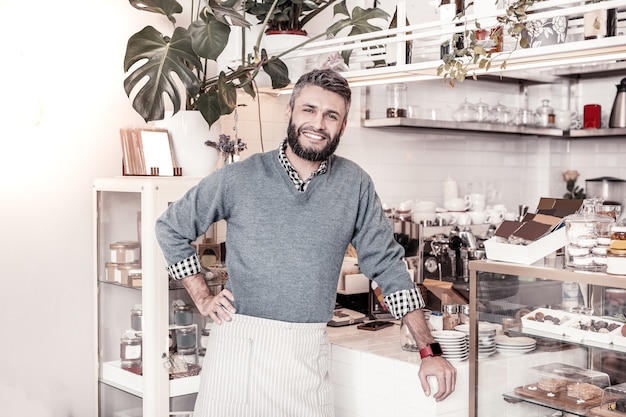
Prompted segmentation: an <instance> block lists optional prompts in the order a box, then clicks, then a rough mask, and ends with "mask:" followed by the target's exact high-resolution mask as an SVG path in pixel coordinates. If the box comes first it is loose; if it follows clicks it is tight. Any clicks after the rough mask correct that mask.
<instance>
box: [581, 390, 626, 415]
mask: <svg viewBox="0 0 626 417" xmlns="http://www.w3.org/2000/svg"><path fill="white" fill-rule="evenodd" d="M622 398H623V397H619V396H615V397H611V396H609V397H608V398H607V397H606V395H605V397H604V399H603V400H602V402H603V404H602V405H599V406H597V407H593V408H592V409H591V410H589V414H590V415H592V416H595V417H626V413H622V412H620V411H615V410H609V408H608V404H609V403H612V402H615V401H617V400H619V399H622Z"/></svg>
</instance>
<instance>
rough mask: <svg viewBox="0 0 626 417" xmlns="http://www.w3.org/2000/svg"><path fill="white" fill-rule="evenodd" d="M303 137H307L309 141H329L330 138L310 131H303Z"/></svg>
mask: <svg viewBox="0 0 626 417" xmlns="http://www.w3.org/2000/svg"><path fill="white" fill-rule="evenodd" d="M300 134H301V135H302V136H305V137H306V138H307V139H312V140H328V136H327V135H325V134H322V133H317V132H314V131H310V130H303V131H301V132H300Z"/></svg>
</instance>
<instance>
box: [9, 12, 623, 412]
mask: <svg viewBox="0 0 626 417" xmlns="http://www.w3.org/2000/svg"><path fill="white" fill-rule="evenodd" d="M0 15H1V16H3V24H2V27H1V28H0V31H1V33H2V39H3V40H4V42H3V46H4V47H3V56H4V59H3V61H2V65H1V66H0V79H1V80H2V82H3V87H2V100H1V101H2V104H0V122H1V125H2V133H1V134H0V143H1V147H2V151H0V196H1V198H0V208H1V210H0V213H1V217H0V236H1V239H0V256H1V259H2V268H1V269H0V271H1V272H0V328H2V331H3V335H4V337H3V343H2V347H1V348H0V353H1V354H0V369H1V370H2V372H0V414H1V415H6V416H8V415H20V416H22V415H24V416H29V417H44V416H46V417H47V416H55V417H56V416H92V415H94V414H95V409H94V405H95V380H96V373H95V364H94V352H95V346H94V340H93V336H92V334H93V321H94V316H93V310H94V303H93V301H94V299H93V294H92V282H93V276H92V269H93V261H92V259H91V256H92V246H91V245H92V238H93V236H92V200H91V199H92V191H91V183H92V181H93V179H94V178H96V177H101V176H114V175H119V174H120V172H121V169H120V159H121V152H120V146H119V136H118V129H119V128H120V127H125V126H129V125H141V124H142V123H143V121H142V120H141V118H140V117H139V116H138V115H137V114H135V113H134V111H133V110H132V108H131V106H130V104H129V101H128V99H127V98H126V96H125V94H124V91H123V88H122V80H123V72H122V70H123V64H122V62H123V54H124V50H125V44H126V41H127V39H128V37H129V36H130V35H131V34H133V33H135V32H136V31H138V30H139V29H140V28H142V27H143V23H144V22H143V21H142V20H143V19H150V17H147V16H146V14H142V13H141V12H138V11H135V10H134V9H132V8H131V7H130V6H129V5H128V2H126V1H116V2H113V1H107V0H96V1H91V2H85V1H78V0H59V1H56V2H48V1H43V0H34V1H30V2H23V1H21V0H2V2H0ZM146 21H147V20H146ZM610 84H615V82H613V81H611V83H610ZM436 88H441V87H423V90H422V91H421V94H423V95H424V97H432V96H433V94H437V91H440V90H436ZM606 88H607V90H606V91H607V92H606V94H605V95H604V96H602V97H600V98H602V100H603V101H602V105H603V106H607V107H606V108H607V109H610V102H607V100H612V97H613V96H614V91H613V89H614V87H606ZM457 91H459V93H456V94H455V96H456V95H458V97H456V98H455V101H454V102H452V103H450V104H455V103H456V102H457V100H460V99H461V97H462V96H461V93H460V92H461V91H463V90H460V89H459V90H457ZM591 91H592V92H593V91H595V90H594V89H593V88H591ZM355 93H356V94H355V96H356V97H355V105H354V107H353V110H352V114H351V120H350V127H349V129H348V131H347V132H346V135H345V137H344V139H343V141H342V144H341V146H340V148H339V153H340V154H342V155H345V156H348V157H350V158H353V159H354V160H356V161H357V162H358V163H360V164H361V165H362V166H363V167H364V168H365V169H366V170H367V171H368V172H369V173H370V174H371V175H372V177H373V178H374V180H375V182H376V185H377V187H378V191H379V193H380V195H381V198H382V199H383V200H393V201H400V200H402V199H409V198H421V199H440V198H441V183H442V181H443V179H444V178H445V176H446V175H447V174H450V175H452V176H453V177H454V178H456V179H457V181H459V185H460V186H461V187H467V185H468V184H469V183H472V184H474V185H476V186H477V185H478V184H482V185H485V186H487V185H488V184H492V185H493V186H494V187H497V188H498V189H499V190H500V192H501V194H502V199H503V200H504V201H505V202H506V204H507V205H510V206H512V207H515V206H516V205H517V204H519V203H525V204H529V205H531V207H532V205H533V204H535V203H536V200H537V199H538V197H540V196H543V195H552V196H559V195H560V194H561V193H562V192H563V190H564V183H563V182H562V180H561V178H560V172H561V171H562V170H564V169H568V168H573V169H578V170H579V171H580V172H581V173H582V175H583V176H584V177H594V176H598V175H613V176H617V177H622V178H624V177H626V167H622V165H623V164H621V163H620V156H621V154H622V153H623V151H624V146H626V145H623V144H622V143H621V141H620V140H618V139H612V140H597V141H596V140H587V141H572V142H571V144H568V143H567V142H563V141H553V142H550V141H547V140H545V139H537V138H520V137H516V136H511V137H501V138H498V137H493V136H489V137H487V136H484V137H483V136H481V135H477V134H472V135H469V134H468V135H463V134H460V135H453V134H451V133H446V134H437V133H422V132H419V131H406V130H379V129H362V128H360V127H359V122H358V115H359V113H360V110H359V108H358V105H357V103H358V102H359V100H360V99H359V97H358V96H359V91H356V92H355ZM463 96H465V93H463ZM607 96H608V97H607ZM600 98H598V99H595V98H594V100H600ZM476 99H477V97H472V100H476ZM262 100H263V104H264V107H263V109H262V114H263V115H262V117H261V120H263V122H264V123H263V133H264V137H265V149H266V150H268V149H272V148H275V147H276V145H277V144H278V143H279V142H280V140H282V138H283V137H284V132H285V124H284V121H283V118H282V114H283V110H284V106H285V104H286V98H280V99H275V98H270V97H267V96H264V97H262ZM254 110H255V109H254V108H253V107H252V106H249V107H247V108H245V109H243V110H242V121H241V125H240V128H241V133H240V136H241V137H243V138H244V139H245V140H246V141H248V143H249V151H248V153H249V154H250V153H252V152H256V151H258V150H260V143H259V139H258V122H257V118H256V112H255V111H254ZM227 129H228V126H227V124H225V127H224V130H225V132H226V131H227ZM464 190H465V188H462V190H461V191H462V192H464Z"/></svg>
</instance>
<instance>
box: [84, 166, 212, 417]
mask: <svg viewBox="0 0 626 417" xmlns="http://www.w3.org/2000/svg"><path fill="white" fill-rule="evenodd" d="M199 180H200V178H196V177H115V178H100V179H96V180H95V181H94V182H93V219H94V222H93V233H94V245H93V257H94V266H95V269H94V277H93V282H94V297H95V305H96V306H97V309H98V311H97V314H96V323H94V328H95V334H94V336H95V337H96V339H97V346H98V352H97V354H96V356H97V358H96V363H97V364H98V376H99V382H98V386H97V387H96V390H97V392H96V393H97V395H96V398H98V403H99V410H100V415H107V416H108V415H115V416H117V415H126V413H133V412H136V411H137V409H141V410H142V411H141V414H140V415H143V416H145V417H166V416H168V415H169V413H170V399H171V398H173V397H178V396H183V395H187V394H193V393H196V392H197V391H198V386H199V381H200V377H199V376H192V377H186V378H178V379H173V380H170V379H169V373H168V368H167V367H166V366H165V364H166V362H167V358H168V352H169V351H168V349H169V347H168V340H169V328H170V325H169V322H170V310H171V305H170V289H169V283H168V281H169V280H168V276H167V272H166V264H165V260H164V258H163V256H162V254H161V251H160V249H159V247H158V243H157V241H156V236H155V232H154V225H155V223H156V219H157V217H158V216H159V215H160V214H161V213H162V212H163V211H164V210H165V209H166V208H167V206H168V204H170V203H171V202H173V201H175V200H176V199H178V198H180V197H182V196H183V194H184V193H185V192H186V191H187V190H188V189H189V188H191V187H192V186H194V185H195V184H197V183H198V181H199ZM120 241H139V242H140V243H141V271H142V286H141V287H140V288H137V287H132V286H130V285H128V286H126V285H121V284H119V283H115V282H111V281H107V280H106V270H105V263H106V262H108V261H109V260H110V249H109V245H110V244H111V243H113V242H120ZM135 304H141V305H142V310H143V325H142V330H143V331H142V350H143V352H142V357H143V362H142V375H139V374H136V373H133V372H130V371H128V370H125V369H122V368H121V366H120V338H121V336H122V334H123V332H124V331H125V330H127V329H130V311H131V309H132V307H133V306H134V305H135ZM108 387H113V388H114V389H116V390H119V392H116V393H115V394H114V395H110V396H109V395H103V390H104V389H109V388H108ZM120 398H122V399H123V400H122V401H121V400H120ZM138 405H139V406H140V407H138ZM113 409H114V411H111V410H113ZM130 410H134V411H130ZM132 415H136V414H132Z"/></svg>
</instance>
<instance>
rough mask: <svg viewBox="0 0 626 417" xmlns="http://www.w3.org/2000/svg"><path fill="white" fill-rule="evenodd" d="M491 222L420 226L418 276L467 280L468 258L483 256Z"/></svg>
mask: <svg viewBox="0 0 626 417" xmlns="http://www.w3.org/2000/svg"><path fill="white" fill-rule="evenodd" d="M494 232H495V226H493V225H483V224H480V225H471V226H423V227H422V233H421V239H420V240H421V245H420V247H421V250H420V257H421V262H420V265H421V275H420V276H421V279H422V280H424V279H425V278H431V279H436V280H440V281H461V282H469V261H470V260H474V259H484V258H485V249H484V247H483V241H484V240H486V239H488V238H489V237H491V236H493V233H494Z"/></svg>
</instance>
